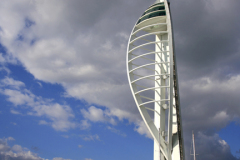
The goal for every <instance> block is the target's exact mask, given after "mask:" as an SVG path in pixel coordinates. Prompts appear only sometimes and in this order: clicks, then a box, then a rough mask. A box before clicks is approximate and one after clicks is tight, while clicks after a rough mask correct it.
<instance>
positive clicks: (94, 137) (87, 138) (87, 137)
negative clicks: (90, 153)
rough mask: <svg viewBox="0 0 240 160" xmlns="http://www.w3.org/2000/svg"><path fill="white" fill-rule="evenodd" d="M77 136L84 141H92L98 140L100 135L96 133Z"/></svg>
mask: <svg viewBox="0 0 240 160" xmlns="http://www.w3.org/2000/svg"><path fill="white" fill-rule="evenodd" d="M79 137H81V138H82V139H83V140H84V141H94V140H98V141H100V137H99V136H98V135H97V134H95V135H79Z"/></svg>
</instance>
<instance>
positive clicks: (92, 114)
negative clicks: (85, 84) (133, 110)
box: [81, 106, 116, 124]
mask: <svg viewBox="0 0 240 160" xmlns="http://www.w3.org/2000/svg"><path fill="white" fill-rule="evenodd" d="M81 113H82V115H83V117H84V118H86V119H88V120H90V121H92V122H109V123H111V124H116V122H115V120H114V118H112V117H109V116H108V115H109V111H108V110H105V111H104V110H102V109H100V108H96V107H94V106H91V107H89V108H88V111H87V110H85V109H81Z"/></svg>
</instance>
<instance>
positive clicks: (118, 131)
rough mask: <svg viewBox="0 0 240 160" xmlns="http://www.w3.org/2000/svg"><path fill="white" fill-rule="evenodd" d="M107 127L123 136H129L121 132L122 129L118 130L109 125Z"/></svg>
mask: <svg viewBox="0 0 240 160" xmlns="http://www.w3.org/2000/svg"><path fill="white" fill-rule="evenodd" d="M107 129H108V130H110V131H111V132H113V133H116V134H118V135H120V136H122V137H126V136H127V135H126V134H125V133H123V132H121V131H120V130H117V129H116V128H113V127H110V126H107Z"/></svg>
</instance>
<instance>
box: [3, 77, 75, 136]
mask: <svg viewBox="0 0 240 160" xmlns="http://www.w3.org/2000/svg"><path fill="white" fill-rule="evenodd" d="M1 82H2V83H1V85H2V86H5V88H4V89H2V90H0V92H1V93H2V94H4V95H6V96H7V100H8V101H9V102H12V103H13V104H14V105H15V106H16V107H18V108H21V109H23V107H21V106H23V105H24V106H25V107H24V108H26V106H27V109H28V110H27V114H28V115H32V116H39V117H43V116H44V117H47V118H48V119H49V120H50V121H51V122H49V123H50V125H51V126H52V127H53V128H54V129H55V130H59V131H66V130H68V129H71V128H74V127H76V124H75V122H73V121H72V120H71V119H72V118H74V114H73V113H72V110H71V108H70V107H69V106H67V105H61V104H58V103H53V102H52V100H50V99H44V98H42V97H39V96H36V95H34V94H33V93H31V92H30V91H29V90H27V89H25V88H19V86H24V83H23V82H20V81H15V80H14V79H12V78H9V77H6V78H5V79H3V80H2V81H1ZM8 86H11V87H12V88H11V89H8V88H7V87H8ZM11 113H12V114H20V113H19V112H18V111H15V110H13V109H12V110H11ZM39 124H48V122H46V121H45V120H41V121H40V122H39Z"/></svg>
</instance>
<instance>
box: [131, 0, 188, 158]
mask: <svg viewBox="0 0 240 160" xmlns="http://www.w3.org/2000/svg"><path fill="white" fill-rule="evenodd" d="M175 64H176V62H175V56H174V47H173V36H172V26H171V16H170V10H169V2H167V1H166V0H157V1H156V2H155V3H154V4H153V5H151V6H150V7H149V8H148V9H147V10H146V11H145V12H144V13H143V15H142V16H141V17H140V18H139V19H138V21H137V23H136V24H135V26H134V28H133V30H132V32H131V35H130V38H129V42H128V49H127V72H128V80H129V84H130V88H131V91H132V94H133V97H134V99H135V102H136V104H137V107H138V109H139V111H140V114H141V116H142V118H143V120H144V122H145V124H146V125H147V127H148V129H149V131H150V133H151V134H152V136H153V139H154V160H184V150H183V148H184V147H183V139H182V127H181V117H180V116H181V113H180V104H179V93H178V84H177V71H176V65H175Z"/></svg>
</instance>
